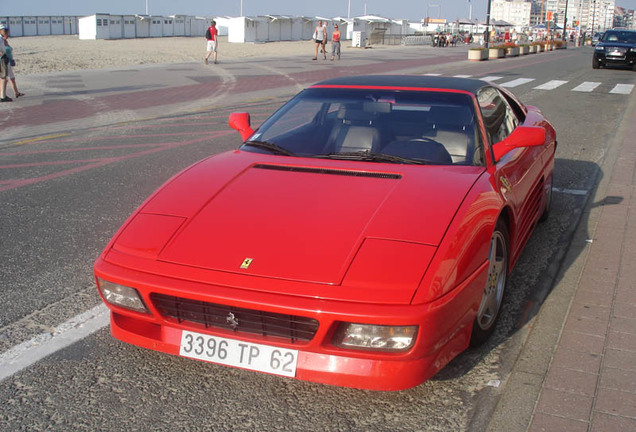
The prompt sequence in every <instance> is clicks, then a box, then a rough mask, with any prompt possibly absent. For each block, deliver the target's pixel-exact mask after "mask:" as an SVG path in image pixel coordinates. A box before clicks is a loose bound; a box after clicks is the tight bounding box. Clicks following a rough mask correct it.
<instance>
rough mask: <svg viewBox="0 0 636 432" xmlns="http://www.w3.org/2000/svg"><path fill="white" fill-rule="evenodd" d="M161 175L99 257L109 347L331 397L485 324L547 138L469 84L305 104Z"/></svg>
mask: <svg viewBox="0 0 636 432" xmlns="http://www.w3.org/2000/svg"><path fill="white" fill-rule="evenodd" d="M249 119H250V118H249V115H248V114H247V113H235V114H232V115H231V116H230V126H231V127H233V128H234V129H237V130H238V131H239V132H240V133H241V136H242V139H243V144H242V145H241V147H240V148H239V149H238V150H235V151H231V152H226V153H222V154H218V155H215V156H211V157H209V158H207V159H204V160H202V161H200V162H198V163H196V164H195V165H193V166H191V167H189V168H188V169H186V170H184V171H183V172H181V173H180V174H178V175H176V176H175V177H173V178H172V179H171V180H170V181H168V182H167V183H166V184H165V185H163V186H162V187H161V188H160V189H159V190H158V191H157V192H155V193H154V194H153V195H152V196H151V197H150V198H149V199H148V200H147V201H146V202H145V203H144V204H143V205H142V206H141V207H140V208H139V209H138V210H137V211H136V212H135V213H134V214H133V215H132V216H131V217H130V218H129V219H128V221H127V222H126V223H125V224H124V225H123V226H122V227H121V229H120V230H119V231H118V232H117V234H116V235H115V236H114V238H113V239H112V240H111V242H110V243H109V244H108V246H107V247H106V249H105V250H104V252H103V253H102V254H101V256H100V257H99V258H98V259H97V261H96V263H95V276H96V281H97V285H98V288H99V292H100V295H101V296H102V298H103V300H104V302H105V303H106V305H107V306H108V307H109V308H110V309H111V330H112V334H113V335H114V336H115V337H116V338H118V339H121V340H123V341H125V342H129V343H132V344H135V345H139V346H142V347H146V348H150V349H154V350H159V351H163V352H165V353H169V354H174V355H179V356H184V357H189V358H193V359H198V360H203V361H208V362H212V363H218V364H222V365H227V366H233V367H239V368H244V369H249V370H254V371H260V372H265V373H269V374H277V375H282V376H287V377H294V378H297V379H301V380H308V381H315V382H321V383H327V384H333V385H339V386H348V387H356V388H364V389H374V390H400V389H406V388H409V387H413V386H416V385H418V384H420V383H422V382H423V381H425V380H427V379H428V378H430V377H431V376H433V375H434V374H435V373H436V372H438V371H439V370H440V369H442V368H443V367H444V366H445V365H446V364H447V363H448V362H449V361H450V360H451V359H452V358H453V357H455V356H456V355H457V354H459V353H460V352H461V351H463V350H464V349H466V348H467V347H468V346H469V345H477V344H480V343H482V342H484V341H485V340H486V339H487V338H488V337H489V336H490V335H491V334H492V333H493V330H494V328H495V324H496V322H497V318H498V316H499V312H500V310H501V306H502V300H503V297H504V292H505V289H506V283H507V279H508V275H509V273H510V271H511V269H512V268H513V266H514V264H515V262H516V261H517V259H518V257H519V255H520V254H521V251H522V249H523V247H524V245H525V244H526V242H527V240H528V238H529V237H530V235H531V233H532V230H533V228H534V227H535V225H536V224H537V222H538V221H539V220H540V219H541V218H542V217H545V216H546V215H547V212H548V210H549V206H550V201H551V190H552V177H553V171H554V155H555V150H556V137H555V131H554V129H553V127H552V126H551V125H550V123H549V122H548V121H547V120H546V119H545V118H544V117H543V116H542V115H541V113H540V112H539V110H538V109H537V108H534V107H530V106H524V105H523V104H522V103H521V102H519V101H518V100H517V99H516V98H515V97H514V96H513V95H512V94H510V93H509V92H508V91H506V90H504V89H502V88H499V87H497V86H496V85H493V84H491V83H487V82H485V81H481V80H474V79H460V78H440V77H424V76H388V75H387V76H356V77H345V78H336V79H331V80H327V81H323V82H320V83H318V84H315V85H312V86H310V87H309V88H307V89H305V90H303V91H301V92H300V93H299V94H298V95H296V96H295V97H294V98H292V99H291V100H290V101H289V102H288V103H287V104H285V105H284V106H283V107H282V108H281V109H279V110H278V111H277V112H276V113H274V114H273V115H272V116H271V117H270V118H269V119H267V120H266V121H265V122H264V123H263V124H262V125H261V126H260V127H259V128H258V129H256V130H252V128H251V126H250V120H249Z"/></svg>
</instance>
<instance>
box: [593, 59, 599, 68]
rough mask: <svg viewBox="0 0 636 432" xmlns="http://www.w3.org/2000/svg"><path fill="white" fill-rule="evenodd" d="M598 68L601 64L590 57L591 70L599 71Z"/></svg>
mask: <svg viewBox="0 0 636 432" xmlns="http://www.w3.org/2000/svg"><path fill="white" fill-rule="evenodd" d="M600 67H601V62H600V61H599V60H598V59H597V58H596V57H592V69H599V68H600Z"/></svg>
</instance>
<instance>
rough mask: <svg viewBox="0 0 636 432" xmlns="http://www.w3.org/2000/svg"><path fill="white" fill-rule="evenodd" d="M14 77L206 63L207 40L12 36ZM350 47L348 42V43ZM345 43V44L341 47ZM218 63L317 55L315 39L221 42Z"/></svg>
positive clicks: (199, 38) (224, 38)
mask: <svg viewBox="0 0 636 432" xmlns="http://www.w3.org/2000/svg"><path fill="white" fill-rule="evenodd" d="M9 43H10V44H11V46H12V47H13V53H14V54H13V55H14V58H15V60H16V62H17V65H16V67H15V68H14V71H15V73H16V75H30V74H40V73H47V72H56V71H70V70H82V69H101V68H117V67H127V66H134V65H143V64H153V63H154V64H156V63H184V62H198V61H201V62H203V57H204V56H205V48H206V42H205V39H204V38H203V37H163V38H144V39H118V40H80V39H79V38H78V37H77V35H75V36H70V35H69V36H37V37H36V36H32V37H17V38H11V39H10V40H9ZM348 45H349V46H350V43H349V44H348ZM345 46H347V42H343V48H344V47H345ZM218 52H219V54H218V56H219V57H218V58H219V62H223V59H236V58H246V57H286V56H290V55H303V54H306V55H307V56H313V52H314V43H313V41H311V40H309V41H289V42H269V43H258V44H254V43H251V44H250V43H247V44H240V43H229V42H227V37H220V38H219V51H218Z"/></svg>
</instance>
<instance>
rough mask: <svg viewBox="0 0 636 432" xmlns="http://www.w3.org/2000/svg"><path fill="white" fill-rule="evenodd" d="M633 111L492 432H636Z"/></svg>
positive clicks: (635, 159)
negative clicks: (573, 252)
mask: <svg viewBox="0 0 636 432" xmlns="http://www.w3.org/2000/svg"><path fill="white" fill-rule="evenodd" d="M635 107H636V101H632V102H631V103H630V108H629V109H628V111H627V112H631V113H632V118H627V119H625V121H624V123H623V126H622V128H623V129H622V130H621V131H619V132H620V133H619V134H617V136H619V137H622V138H620V140H617V143H616V144H617V145H616V146H615V149H614V150H613V151H612V153H613V154H610V155H608V157H607V158H606V160H605V162H604V164H603V167H602V170H603V172H604V175H605V178H604V179H603V180H602V181H601V184H600V185H599V188H598V190H597V192H596V196H595V199H594V201H595V203H594V204H592V203H591V202H590V203H589V204H588V211H587V213H586V217H585V218H583V222H582V226H581V227H579V229H578V230H577V233H576V234H575V238H574V240H573V246H572V248H573V249H576V250H578V251H582V252H581V253H578V254H574V255H576V256H571V257H568V258H566V265H564V266H563V272H564V273H563V275H562V277H561V278H559V283H558V285H557V286H555V288H554V289H553V291H552V292H551V293H550V296H549V298H548V299H547V300H546V301H545V303H544V304H543V305H542V306H541V310H540V312H539V314H538V316H537V317H535V318H534V320H533V322H532V323H531V324H530V325H529V326H528V327H529V329H528V338H527V341H526V343H525V345H524V347H523V349H522V351H521V353H520V355H519V358H518V359H517V361H516V363H515V365H514V367H513V370H512V372H511V374H510V377H509V378H508V380H507V383H506V385H505V389H504V390H503V391H502V394H501V396H500V399H499V403H498V406H497V408H496V410H495V412H494V413H493V415H492V418H491V421H490V424H489V427H488V430H489V431H501V430H506V431H510V432H512V431H529V432H540V431H550V432H552V431H588V432H596V431H636V139H635V138H634V137H636V114H634V108H635ZM625 125H626V126H625Z"/></svg>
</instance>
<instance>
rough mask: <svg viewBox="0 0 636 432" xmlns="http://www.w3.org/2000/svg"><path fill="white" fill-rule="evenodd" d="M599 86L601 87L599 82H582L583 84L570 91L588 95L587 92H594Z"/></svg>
mask: <svg viewBox="0 0 636 432" xmlns="http://www.w3.org/2000/svg"><path fill="white" fill-rule="evenodd" d="M600 85H601V83H600V82H592V81H585V82H583V84H580V85H578V86H576V87H574V88H573V89H572V91H577V92H586V93H589V92H591V91H592V90H594V89H595V88H596V87H598V86H600Z"/></svg>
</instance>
